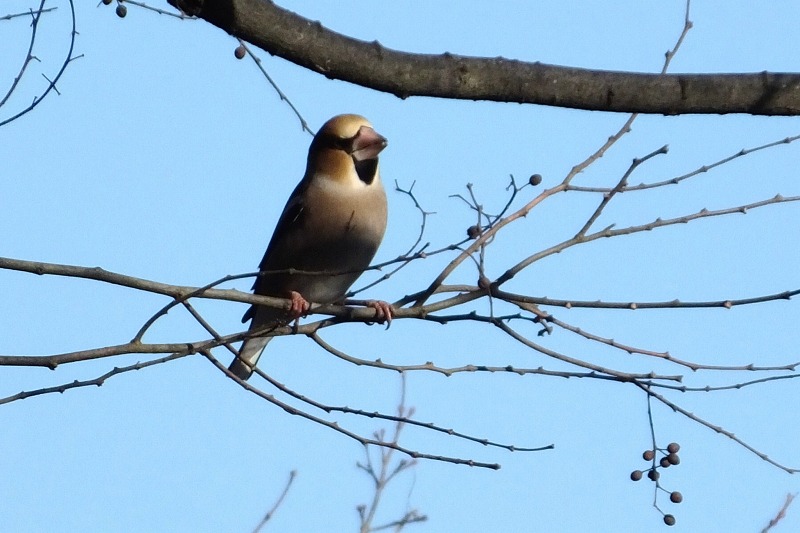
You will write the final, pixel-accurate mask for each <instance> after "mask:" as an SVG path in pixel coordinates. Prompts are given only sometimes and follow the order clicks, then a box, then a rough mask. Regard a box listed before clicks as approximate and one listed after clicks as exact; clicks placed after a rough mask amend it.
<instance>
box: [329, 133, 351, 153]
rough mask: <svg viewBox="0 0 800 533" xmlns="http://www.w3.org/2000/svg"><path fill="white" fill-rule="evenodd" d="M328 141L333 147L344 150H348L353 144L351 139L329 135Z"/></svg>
mask: <svg viewBox="0 0 800 533" xmlns="http://www.w3.org/2000/svg"><path fill="white" fill-rule="evenodd" d="M329 142H330V144H331V146H332V147H333V148H336V149H337V150H344V151H345V152H348V153H349V152H350V150H351V149H352V146H353V139H342V138H341V137H335V136H333V135H332V136H331V137H330V139H329Z"/></svg>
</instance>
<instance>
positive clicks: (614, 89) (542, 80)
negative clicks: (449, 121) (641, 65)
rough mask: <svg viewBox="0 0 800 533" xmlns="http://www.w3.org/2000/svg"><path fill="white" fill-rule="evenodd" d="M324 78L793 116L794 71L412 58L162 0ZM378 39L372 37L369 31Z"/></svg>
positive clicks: (266, 10)
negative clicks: (637, 69) (666, 71)
mask: <svg viewBox="0 0 800 533" xmlns="http://www.w3.org/2000/svg"><path fill="white" fill-rule="evenodd" d="M168 1H169V3H170V4H172V5H173V6H175V7H177V8H178V9H181V10H182V11H184V12H185V13H187V14H189V15H196V16H198V17H200V18H203V19H205V20H206V21H208V22H210V23H211V24H213V25H215V26H217V27H219V28H221V29H223V30H225V31H226V32H228V33H230V34H232V35H234V36H235V37H238V38H240V39H243V40H245V41H248V42H250V43H252V44H254V45H255V46H258V47H259V48H262V49H263V50H265V51H267V52H269V53H270V54H274V55H277V56H280V57H282V58H284V59H286V60H288V61H291V62H293V63H295V64H297V65H300V66H302V67H305V68H307V69H309V70H313V71H314V72H318V73H320V74H324V75H325V76H327V77H328V78H332V79H339V80H344V81H349V82H351V83H355V84H357V85H362V86H364V87H368V88H371V89H375V90H378V91H384V92H388V93H391V94H394V95H395V96H398V97H400V98H407V97H409V96H435V97H439V98H452V99H461V100H491V101H498V102H519V103H532V104H542V105H550V106H557V107H567V108H575V109H587V110H600V111H614V112H625V113H631V112H635V113H653V114H665V115H676V114H689V113H709V114H711V113H720V114H725V113H748V114H752V115H798V114H800V74H797V73H770V72H760V73H747V74H671V75H661V74H645V73H630V72H612V71H601V70H587V69H580V68H572V67H562V66H556V65H547V64H544V63H540V62H538V61H537V62H532V63H530V62H523V61H516V60H512V59H505V58H502V57H496V58H482V57H467V56H457V55H454V54H450V53H444V54H411V53H407V52H402V51H397V50H391V49H389V48H386V47H384V46H383V45H381V44H380V43H379V42H378V41H373V42H366V41H360V40H357V39H353V38H351V37H348V36H346V35H342V34H340V33H336V32H334V31H332V30H330V29H328V28H325V27H324V26H322V24H320V23H319V22H316V21H312V20H309V19H306V18H303V17H301V16H299V15H297V14H295V13H293V12H291V11H288V10H285V9H282V8H280V7H278V6H276V5H275V4H273V3H272V2H270V1H269V0H168ZM376 37H378V36H376Z"/></svg>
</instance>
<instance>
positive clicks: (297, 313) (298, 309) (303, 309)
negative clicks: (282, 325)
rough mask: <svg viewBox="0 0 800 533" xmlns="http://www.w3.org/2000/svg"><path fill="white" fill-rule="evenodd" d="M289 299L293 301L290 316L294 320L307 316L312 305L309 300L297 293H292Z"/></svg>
mask: <svg viewBox="0 0 800 533" xmlns="http://www.w3.org/2000/svg"><path fill="white" fill-rule="evenodd" d="M289 299H290V300H291V301H292V305H291V307H290V308H289V316H290V317H291V318H292V320H297V319H298V318H300V317H301V316H305V315H306V313H308V310H309V309H310V308H311V304H310V303H308V300H306V299H305V298H303V295H302V294H300V293H299V292H297V291H291V292H290V293H289Z"/></svg>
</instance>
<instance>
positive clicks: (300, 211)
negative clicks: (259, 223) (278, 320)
mask: <svg viewBox="0 0 800 533" xmlns="http://www.w3.org/2000/svg"><path fill="white" fill-rule="evenodd" d="M306 188H308V180H305V179H303V180H302V181H301V182H300V183H298V184H297V187H295V189H294V191H293V192H292V194H291V195H290V196H289V201H288V202H286V205H285V206H284V208H283V212H282V213H281V216H280V218H279V219H278V224H277V225H276V226H275V231H273V233H272V238H271V239H270V241H269V245H267V251H266V252H264V257H263V258H262V259H261V263H259V265H258V269H259V271H260V272H264V271H265V270H269V269H275V268H276V265H274V259H273V254H275V251H276V249H277V248H280V247H281V246H282V245H283V244H285V242H286V241H287V240H289V241H291V240H293V236H294V234H296V233H297V232H298V231H299V230H300V228H302V227H303V224H304V221H303V220H304V218H305V213H306V207H305V205H304V204H303V198H304V196H305V195H304V194H303V193H304V192H305V189H306ZM290 266H291V265H286V266H280V267H278V268H289V267H290ZM268 286H269V281H268V280H267V276H259V277H258V278H256V281H255V282H254V283H253V292H254V293H255V294H269V293H268V292H267V287H268ZM255 308H256V306H255V305H251V306H250V307H249V308H248V309H247V311H246V312H245V314H244V316H243V317H242V322H247V321H248V320H250V319H252V318H253V317H254V316H255Z"/></svg>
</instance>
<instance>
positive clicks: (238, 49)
mask: <svg viewBox="0 0 800 533" xmlns="http://www.w3.org/2000/svg"><path fill="white" fill-rule="evenodd" d="M246 52H247V50H245V49H244V46H242V45H239V46H237V47H236V50H234V51H233V55H235V56H236V59H244V55H245V53H246Z"/></svg>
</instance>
